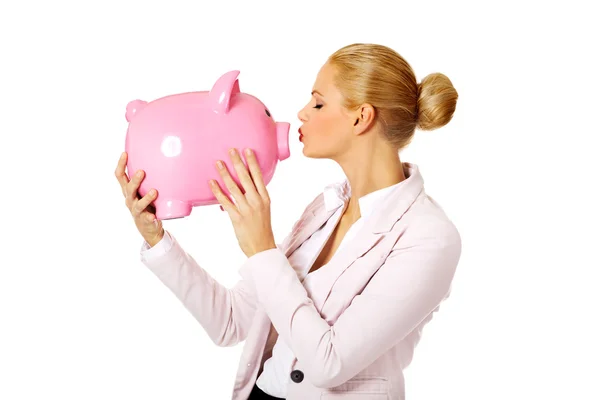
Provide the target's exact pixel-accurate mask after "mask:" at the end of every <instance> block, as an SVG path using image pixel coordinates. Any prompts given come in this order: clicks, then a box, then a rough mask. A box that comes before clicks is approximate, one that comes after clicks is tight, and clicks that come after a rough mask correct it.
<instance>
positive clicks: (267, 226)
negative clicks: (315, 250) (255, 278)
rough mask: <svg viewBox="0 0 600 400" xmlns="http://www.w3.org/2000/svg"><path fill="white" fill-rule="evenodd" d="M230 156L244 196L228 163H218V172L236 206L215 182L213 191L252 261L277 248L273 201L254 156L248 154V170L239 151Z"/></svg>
mask: <svg viewBox="0 0 600 400" xmlns="http://www.w3.org/2000/svg"><path fill="white" fill-rule="evenodd" d="M229 156H230V158H231V160H232V162H233V166H234V168H235V171H236V173H237V176H238V178H239V181H240V183H241V184H242V187H243V189H244V192H245V193H242V190H241V189H240V188H239V187H238V185H237V184H236V183H235V181H234V180H233V178H232V177H231V175H230V174H229V172H228V171H227V167H226V165H225V163H223V162H222V161H221V160H219V161H217V163H216V167H217V171H219V174H220V175H221V177H222V178H223V182H225V185H226V186H227V189H229V192H230V193H231V195H232V196H233V198H234V200H235V204H233V203H232V202H231V200H229V198H228V197H227V196H226V195H225V194H224V193H223V191H222V190H221V188H220V187H219V184H218V183H217V182H216V181H215V180H212V179H211V180H210V181H209V185H210V188H211V190H212V192H213V194H214V195H215V197H216V198H217V200H218V201H219V203H220V204H221V206H222V207H223V209H224V210H225V211H227V213H228V214H229V218H231V222H232V224H233V228H234V230H235V235H236V236H237V239H238V243H239V245H240V247H241V249H242V251H243V252H244V254H246V256H248V257H252V256H253V255H254V254H256V253H260V252H261V251H265V250H269V249H274V248H277V245H276V244H275V239H274V235H273V229H272V227H271V200H270V199H269V193H268V192H267V189H266V187H265V184H264V182H263V178H262V173H261V170H260V167H259V165H258V162H257V161H256V157H255V155H254V152H252V151H251V150H246V157H245V158H246V161H247V163H248V168H246V166H245V165H244V163H243V162H242V159H241V158H240V155H239V153H238V151H237V149H231V151H230V153H229Z"/></svg>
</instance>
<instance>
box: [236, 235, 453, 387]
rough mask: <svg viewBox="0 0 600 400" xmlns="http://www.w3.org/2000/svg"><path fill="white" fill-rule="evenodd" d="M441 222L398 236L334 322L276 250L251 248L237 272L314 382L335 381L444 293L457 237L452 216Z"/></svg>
mask: <svg viewBox="0 0 600 400" xmlns="http://www.w3.org/2000/svg"><path fill="white" fill-rule="evenodd" d="M420 225H421V224H420ZM439 225H440V224H435V226H432V224H423V225H421V226H425V227H424V228H418V230H419V231H420V233H419V232H417V233H413V234H412V235H409V234H406V236H409V237H405V238H403V240H400V241H398V243H397V244H396V247H394V249H393V250H392V251H391V253H390V254H389V255H388V257H387V259H386V260H385V262H384V264H383V265H382V266H381V267H380V268H379V270H378V272H377V273H376V274H375V275H374V276H373V277H372V279H371V280H370V282H369V283H368V285H367V286H366V287H365V289H364V290H363V291H362V293H360V294H359V295H357V296H355V297H354V299H353V300H352V302H351V304H350V305H349V306H348V308H346V310H345V311H344V312H343V313H342V314H341V315H340V317H339V318H338V319H337V321H336V322H335V323H334V324H333V325H332V326H330V325H329V324H328V323H327V322H326V321H325V320H324V319H323V318H321V316H320V314H319V312H318V311H317V310H316V308H315V307H314V305H313V303H312V301H311V299H310V298H309V297H308V295H307V292H306V290H305V288H304V286H303V285H302V284H301V282H300V281H299V280H298V278H297V276H296V274H295V273H294V271H293V269H292V268H291V266H290V265H289V263H288V261H287V258H286V257H285V256H284V254H282V253H281V251H280V250H278V249H272V250H267V251H264V252H261V253H258V254H256V255H254V256H252V257H251V258H249V259H248V260H247V262H246V263H245V264H244V265H243V266H242V268H241V269H240V273H241V274H242V276H245V277H247V279H248V280H251V281H252V282H253V283H254V286H255V288H256V294H257V298H258V301H260V302H261V303H262V305H263V306H264V308H265V310H266V312H267V314H268V316H269V317H270V319H271V321H272V323H273V326H274V327H275V329H276V330H277V331H278V333H279V335H280V336H281V338H282V339H283V340H284V341H285V343H286V344H287V345H288V346H289V347H290V348H291V349H292V351H293V352H294V354H295V356H296V358H297V359H298V360H300V361H301V362H302V364H303V365H305V366H306V370H304V371H303V372H304V373H305V375H306V377H307V378H308V379H309V380H310V381H311V382H312V383H313V384H314V385H315V386H317V387H321V388H330V387H335V386H338V385H340V384H342V383H344V382H346V381H347V380H348V379H350V378H352V377H353V376H355V375H356V374H357V373H359V372H360V371H361V370H363V369H365V368H366V367H367V366H369V365H370V364H371V363H373V362H374V361H375V360H376V359H377V358H379V357H380V356H381V355H382V354H384V353H385V352H386V351H387V350H389V349H390V348H392V347H393V346H394V345H395V344H397V343H398V342H399V341H401V340H403V339H404V338H405V337H406V336H407V335H408V334H409V333H410V332H411V331H412V330H413V329H414V328H415V327H416V326H417V325H419V323H421V322H422V321H423V320H424V319H425V318H426V317H427V316H428V315H429V314H430V313H431V312H432V311H434V309H435V308H436V307H437V306H438V305H439V304H440V303H441V302H442V301H443V300H444V298H445V297H447V295H448V294H449V291H450V286H451V282H452V279H453V276H454V273H455V270H456V267H457V264H458V261H459V258H460V253H461V240H460V236H459V233H458V231H457V230H456V229H455V227H454V225H453V224H451V223H449V224H446V225H443V226H439ZM425 229H427V231H425ZM432 232H433V233H432Z"/></svg>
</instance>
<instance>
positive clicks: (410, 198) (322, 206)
mask: <svg viewBox="0 0 600 400" xmlns="http://www.w3.org/2000/svg"><path fill="white" fill-rule="evenodd" d="M403 166H404V172H405V175H406V179H405V180H404V181H403V182H401V184H400V185H395V187H394V188H392V189H391V191H390V192H389V193H387V194H386V197H385V198H384V199H382V200H380V201H381V202H380V203H379V204H377V207H375V208H374V209H373V211H372V213H371V215H369V217H368V218H367V221H366V223H365V227H364V229H366V230H368V231H370V232H371V233H374V234H382V233H386V232H389V231H391V230H392V228H393V227H394V225H395V224H396V222H398V220H399V219H400V218H401V217H402V216H403V215H404V213H405V212H406V211H407V210H408V209H409V208H410V206H411V205H412V204H413V203H414V201H415V200H416V199H417V197H418V196H419V194H420V193H421V192H422V190H423V188H424V181H423V177H422V176H421V173H420V171H419V167H418V166H417V165H416V164H413V163H403ZM329 187H330V188H331V189H333V190H336V191H337V193H338V194H339V195H340V197H341V198H343V199H344V201H343V202H339V203H338V204H336V205H335V206H331V207H327V205H331V204H332V203H331V202H329V203H327V204H326V197H325V192H324V193H321V194H320V195H319V196H318V197H317V198H316V199H315V200H314V201H313V202H312V203H311V204H310V205H309V206H308V207H307V212H305V213H304V215H303V216H302V217H301V218H300V221H298V225H297V226H296V228H295V233H294V234H293V236H292V238H291V240H290V242H289V245H288V246H287V248H286V249H285V250H286V251H285V253H286V255H287V256H289V255H290V254H291V253H292V252H293V251H294V250H296V248H297V247H298V246H299V245H300V244H301V243H302V242H304V241H305V240H306V239H307V238H308V237H310V235H312V234H313V233H315V232H316V231H317V229H319V228H320V227H321V226H322V225H323V224H324V223H325V222H327V220H328V219H329V218H330V217H331V216H332V215H333V214H334V213H335V212H336V211H337V210H338V209H339V208H340V207H345V206H346V204H347V201H348V199H349V196H348V194H349V193H350V191H349V184H348V182H347V181H343V182H341V183H336V184H333V185H330V186H329Z"/></svg>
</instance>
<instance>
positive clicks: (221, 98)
mask: <svg viewBox="0 0 600 400" xmlns="http://www.w3.org/2000/svg"><path fill="white" fill-rule="evenodd" d="M239 74H240V71H229V72H227V73H225V74H223V75H222V76H221V77H220V78H219V79H218V80H217V81H216V82H215V84H214V85H213V87H212V89H211V90H210V94H209V101H210V106H211V108H212V110H213V111H214V112H216V113H217V114H227V113H228V112H229V104H230V101H231V98H232V97H233V95H234V94H236V93H239V92H240V84H239V83H238V79H237V77H238V75H239Z"/></svg>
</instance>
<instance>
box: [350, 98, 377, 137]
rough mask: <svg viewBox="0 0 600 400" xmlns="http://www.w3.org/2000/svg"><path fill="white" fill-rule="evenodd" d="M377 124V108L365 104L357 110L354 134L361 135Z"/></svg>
mask: <svg viewBox="0 0 600 400" xmlns="http://www.w3.org/2000/svg"><path fill="white" fill-rule="evenodd" d="M374 122H375V108H374V107H373V106H372V105H370V104H363V105H362V106H360V108H359V109H358V110H357V115H356V117H355V120H354V132H355V133H356V134H357V135H360V134H362V133H364V132H365V131H367V130H368V129H369V128H370V127H371V126H372V125H373V123H374Z"/></svg>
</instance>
